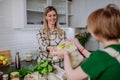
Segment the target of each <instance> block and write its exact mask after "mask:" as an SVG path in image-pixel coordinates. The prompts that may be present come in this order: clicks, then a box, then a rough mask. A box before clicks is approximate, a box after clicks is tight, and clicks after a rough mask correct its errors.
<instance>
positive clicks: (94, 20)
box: [51, 4, 120, 80]
mask: <svg viewBox="0 0 120 80" xmlns="http://www.w3.org/2000/svg"><path fill="white" fill-rule="evenodd" d="M87 29H88V30H89V32H90V33H91V35H92V36H93V37H94V38H95V39H96V40H97V41H99V42H102V43H103V45H104V50H106V49H108V48H112V49H114V51H117V52H118V53H119V54H118V55H117V56H114V57H112V56H111V55H110V54H109V53H107V52H106V51H104V50H96V51H94V52H92V53H91V54H90V52H88V51H87V50H86V49H85V48H84V47H83V46H82V45H81V44H79V42H78V40H77V39H71V42H73V43H74V44H75V45H76V46H77V47H78V49H79V50H80V52H81V53H82V54H83V55H85V56H86V57H87V59H86V60H85V61H84V62H83V63H81V65H80V66H79V67H77V68H75V69H72V67H71V64H70V57H69V53H68V52H67V51H63V50H62V51H61V50H59V51H58V50H53V52H52V53H51V54H54V55H58V56H60V57H64V68H65V71H66V76H67V79H68V80H82V79H85V78H87V77H90V79H91V80H120V75H119V74H120V62H119V61H120V44H119V38H120V9H119V8H118V7H117V6H116V5H114V4H109V5H108V6H107V7H105V8H101V9H98V10H96V11H94V12H93V13H92V14H90V15H89V17H88V20H87ZM114 54H116V53H114ZM118 57H119V60H118V59H117V58H118ZM71 73H72V74H71Z"/></svg>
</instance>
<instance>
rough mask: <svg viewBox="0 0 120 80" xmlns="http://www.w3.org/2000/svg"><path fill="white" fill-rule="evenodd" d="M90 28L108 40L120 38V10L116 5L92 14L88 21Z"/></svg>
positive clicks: (110, 5)
mask: <svg viewBox="0 0 120 80" xmlns="http://www.w3.org/2000/svg"><path fill="white" fill-rule="evenodd" d="M87 24H88V28H89V29H90V30H91V31H92V32H93V33H94V34H95V35H96V36H101V37H103V38H106V39H107V40H112V39H119V38H120V9H119V8H118V7H117V6H116V5H115V4H109V5H108V6H106V7H105V8H101V9H98V10H96V11H94V12H93V13H91V14H90V15H89V17H88V20H87Z"/></svg>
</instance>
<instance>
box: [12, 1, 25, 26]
mask: <svg viewBox="0 0 120 80" xmlns="http://www.w3.org/2000/svg"><path fill="white" fill-rule="evenodd" d="M24 1H25V0H11V2H12V5H11V6H12V10H11V11H12V19H11V20H12V24H13V28H23V27H24V25H25V15H24V13H25V10H24V9H25V3H24Z"/></svg>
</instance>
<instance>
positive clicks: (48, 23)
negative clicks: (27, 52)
mask: <svg viewBox="0 0 120 80" xmlns="http://www.w3.org/2000/svg"><path fill="white" fill-rule="evenodd" d="M37 39H38V44H39V51H40V53H39V57H38V61H39V60H43V59H49V60H52V62H53V64H55V65H57V66H60V67H61V68H63V59H59V60H57V61H54V60H53V57H52V56H51V55H50V54H49V52H51V50H52V49H53V48H54V47H56V46H57V45H59V44H60V43H62V42H63V41H64V40H65V39H66V33H65V31H64V30H63V29H61V28H60V26H59V22H58V14H57V11H56V9H55V8H54V7H53V6H48V7H46V8H45V11H44V29H43V30H41V29H40V30H39V31H38V32H37Z"/></svg>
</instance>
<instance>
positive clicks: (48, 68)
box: [33, 60, 55, 76]
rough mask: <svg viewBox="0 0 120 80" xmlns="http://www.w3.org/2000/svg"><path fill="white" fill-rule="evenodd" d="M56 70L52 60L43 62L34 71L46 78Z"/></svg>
mask: <svg viewBox="0 0 120 80" xmlns="http://www.w3.org/2000/svg"><path fill="white" fill-rule="evenodd" d="M54 70H55V68H54V67H53V65H52V62H51V61H50V60H43V61H41V62H39V63H38V64H37V65H36V66H35V67H34V69H33V71H38V72H39V74H41V75H42V76H44V75H45V74H47V73H50V72H53V71H54Z"/></svg>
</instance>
